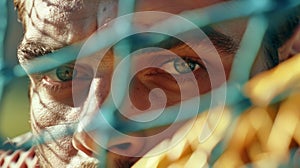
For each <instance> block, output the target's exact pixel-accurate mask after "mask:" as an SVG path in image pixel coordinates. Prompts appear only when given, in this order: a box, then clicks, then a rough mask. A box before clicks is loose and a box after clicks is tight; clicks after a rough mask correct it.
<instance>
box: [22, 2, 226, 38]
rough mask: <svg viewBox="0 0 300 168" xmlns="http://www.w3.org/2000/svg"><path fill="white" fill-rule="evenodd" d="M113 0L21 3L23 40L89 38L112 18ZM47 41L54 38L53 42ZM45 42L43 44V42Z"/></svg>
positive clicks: (191, 5)
mask: <svg viewBox="0 0 300 168" xmlns="http://www.w3.org/2000/svg"><path fill="white" fill-rule="evenodd" d="M223 1H224V0H210V1H208V0H185V1H182V0H164V1H161V0H137V1H136V11H145V10H158V11H164V12H170V13H175V14H176V13H180V12H182V11H184V10H191V9H195V8H203V7H206V6H209V5H213V4H216V3H219V2H223ZM121 7H122V6H118V1H117V0H71V1H70V0H68V1H58V0H49V1H44V0H29V1H25V10H26V12H25V14H24V15H23V17H28V18H26V19H25V23H26V24H25V27H26V30H27V31H26V36H27V38H28V39H35V40H37V39H38V40H41V41H44V40H45V39H41V38H39V36H41V35H44V36H49V37H50V38H49V37H48V39H46V40H50V41H52V43H73V42H76V41H78V40H81V39H82V38H83V37H85V36H88V35H90V34H91V33H92V32H93V31H95V30H96V29H97V28H98V27H101V26H102V25H104V24H105V22H107V21H108V20H110V19H112V18H114V17H116V15H117V10H118V8H121ZM51 38H56V39H55V40H56V41H55V40H53V39H51ZM46 40H45V41H46Z"/></svg>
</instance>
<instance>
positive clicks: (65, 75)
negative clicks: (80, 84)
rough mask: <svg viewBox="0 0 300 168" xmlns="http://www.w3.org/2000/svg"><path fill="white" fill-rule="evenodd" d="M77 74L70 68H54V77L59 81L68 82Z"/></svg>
mask: <svg viewBox="0 0 300 168" xmlns="http://www.w3.org/2000/svg"><path fill="white" fill-rule="evenodd" d="M76 74H77V72H76V70H75V69H74V68H73V67H70V66H67V65H66V66H61V67H58V68H56V76H57V78H58V79H59V80H60V81H63V82H66V81H70V80H72V79H73V77H75V76H76Z"/></svg>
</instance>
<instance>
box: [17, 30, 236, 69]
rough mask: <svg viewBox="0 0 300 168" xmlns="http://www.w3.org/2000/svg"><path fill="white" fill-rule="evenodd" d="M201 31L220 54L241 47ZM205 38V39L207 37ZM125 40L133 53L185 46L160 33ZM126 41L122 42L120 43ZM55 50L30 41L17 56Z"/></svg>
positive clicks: (26, 57) (218, 34)
mask: <svg viewBox="0 0 300 168" xmlns="http://www.w3.org/2000/svg"><path fill="white" fill-rule="evenodd" d="M201 30H203V32H204V33H205V34H206V36H207V37H208V38H209V39H210V40H211V42H212V43H213V44H214V46H216V47H217V50H218V52H222V53H228V54H234V53H235V52H236V51H237V49H238V46H239V45H238V43H237V42H236V41H234V40H233V38H232V37H230V36H227V35H225V34H223V33H221V32H218V31H216V30H214V29H213V28H211V27H209V26H206V27H204V28H202V29H201ZM182 34H184V33H182ZM203 38H205V36H204V37H203ZM157 39H158V40H159V39H164V40H162V41H160V42H158V43H157V42H155V40H157ZM124 40H128V41H129V42H130V43H131V44H133V45H131V52H134V51H136V50H138V49H142V48H145V47H159V48H165V49H172V48H176V47H179V46H182V45H185V44H184V42H183V41H181V40H179V39H177V38H175V37H172V36H167V35H163V34H159V33H142V34H135V35H132V36H129V37H128V38H126V39H124ZM124 40H121V41H120V42H122V41H124ZM192 40H193V39H192ZM197 40H201V39H197ZM120 42H118V43H120ZM118 43H117V44H118ZM55 50H57V49H54V48H52V47H51V46H50V45H46V44H43V43H40V42H38V41H35V42H33V41H29V42H26V43H23V44H21V45H20V46H19V47H18V53H17V54H18V58H19V62H20V63H24V62H27V61H29V60H32V59H34V58H37V57H40V56H43V55H46V54H49V53H52V52H54V51H55Z"/></svg>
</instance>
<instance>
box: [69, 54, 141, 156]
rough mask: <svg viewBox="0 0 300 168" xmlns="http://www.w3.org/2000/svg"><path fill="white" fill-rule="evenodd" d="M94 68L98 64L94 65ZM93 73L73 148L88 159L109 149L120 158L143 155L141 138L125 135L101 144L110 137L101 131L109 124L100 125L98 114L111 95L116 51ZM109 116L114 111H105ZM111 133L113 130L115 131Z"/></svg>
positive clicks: (102, 60) (99, 63)
mask: <svg viewBox="0 0 300 168" xmlns="http://www.w3.org/2000/svg"><path fill="white" fill-rule="evenodd" d="M94 65H96V64H95V63H94ZM93 69H94V73H95V74H94V78H93V79H92V81H91V84H90V90H89V94H88V97H87V99H86V102H85V103H84V105H83V107H82V111H83V112H82V117H81V120H80V121H79V123H80V124H81V123H82V124H81V126H80V127H81V128H79V129H78V130H77V132H76V133H75V134H74V136H73V139H72V144H73V146H74V148H76V149H77V150H80V151H82V152H84V153H86V154H87V155H92V154H97V153H98V150H99V149H100V148H105V150H109V151H110V152H113V153H116V154H117V155H125V156H129V157H131V156H132V157H134V156H135V155H136V154H138V153H139V152H140V151H142V149H143V146H144V143H145V142H144V141H143V140H140V138H138V137H134V136H127V135H124V136H119V137H117V138H112V139H110V140H109V141H108V142H100V141H106V139H105V138H106V137H109V136H110V135H106V133H105V132H107V131H104V132H103V131H99V130H98V129H103V127H102V126H103V125H105V124H107V123H102V122H104V121H103V120H102V119H99V121H98V120H97V117H98V116H99V115H98V113H99V112H101V106H102V105H103V103H104V102H105V101H106V100H107V99H108V97H109V96H110V94H111V92H110V90H111V83H112V75H113V72H114V56H113V54H112V51H108V52H107V53H106V54H105V56H104V57H103V58H102V59H101V60H99V61H98V65H97V67H93ZM107 112H108V113H110V112H111V113H113V112H114V111H105V113H107ZM95 120H97V121H95ZM92 124H94V125H92ZM102 124H103V125H102ZM85 127H86V128H87V129H85ZM110 129H113V127H111V128H110ZM112 131H114V130H112ZM112 131H111V132H112ZM116 131H117V130H116ZM111 132H110V133H111ZM104 144H107V145H104Z"/></svg>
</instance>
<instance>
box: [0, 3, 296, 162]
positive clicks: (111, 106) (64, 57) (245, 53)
mask: <svg viewBox="0 0 300 168" xmlns="http://www.w3.org/2000/svg"><path fill="white" fill-rule="evenodd" d="M299 4H300V2H299V1H297V0H290V1H285V2H282V1H271V0H265V1H255V0H238V1H229V2H224V3H222V4H218V5H214V6H211V7H208V8H205V9H196V10H192V11H185V12H184V13H181V14H180V15H179V16H181V17H183V18H186V19H188V20H189V21H191V22H193V23H194V24H195V25H197V26H198V27H204V26H206V25H210V24H213V23H218V22H221V21H226V20H231V19H236V18H241V17H250V20H249V23H248V25H247V29H246V31H245V34H244V36H243V38H242V41H241V44H240V48H239V49H238V51H237V53H236V55H235V59H234V62H233V65H232V71H231V74H230V79H229V80H228V82H227V83H226V85H223V86H221V87H220V88H218V89H216V90H214V91H215V92H216V94H219V93H221V94H224V93H223V92H222V89H224V88H225V89H226V93H225V95H224V96H225V97H226V102H225V104H226V106H230V107H231V108H232V111H234V114H235V115H236V116H235V117H234V118H237V117H238V116H240V115H241V113H242V112H244V111H245V109H247V108H249V107H250V106H252V104H251V102H250V100H249V98H246V97H245V96H244V93H243V90H241V88H243V87H244V85H245V83H246V82H247V81H248V80H249V78H250V71H251V67H252V65H253V62H254V60H255V58H256V55H257V52H258V51H259V49H260V46H261V43H262V41H263V38H264V35H265V33H266V31H267V29H268V26H269V22H270V21H271V18H269V17H268V15H269V14H270V13H276V12H278V11H284V10H287V11H288V10H289V9H290V8H294V7H295V6H297V5H299ZM5 6H7V4H6V1H1V2H0V8H1V9H3V10H1V11H0V12H1V14H0V17H1V18H0V20H1V22H2V24H1V27H0V33H1V34H0V47H2V48H0V51H1V53H0V70H1V71H0V72H1V74H0V75H1V76H0V100H1V98H2V92H3V89H5V87H6V86H7V85H8V84H9V82H8V81H10V79H11V78H12V76H13V77H14V78H18V77H21V76H24V75H27V74H31V73H37V72H45V71H48V70H51V69H53V68H55V67H58V66H60V65H63V64H65V63H68V62H71V61H74V60H76V59H78V58H81V57H85V56H89V55H91V54H92V53H95V52H96V51H99V50H101V49H103V48H106V47H108V46H111V45H113V44H115V43H116V42H118V39H120V38H123V37H126V36H128V34H132V33H135V31H136V30H135V29H134V27H132V25H130V24H127V23H130V17H128V19H126V20H122V21H123V22H122V21H120V22H116V23H114V26H113V27H112V28H111V29H109V30H105V31H101V32H97V33H96V34H95V35H94V36H93V37H92V39H90V40H91V41H93V40H95V41H98V43H97V44H98V45H97V46H91V47H90V48H89V50H88V52H85V53H84V54H80V49H81V47H82V46H83V44H84V42H82V43H78V44H76V45H72V46H68V47H64V48H63V49H60V50H58V51H55V52H53V53H50V54H47V55H45V56H43V57H38V58H37V59H35V60H31V61H30V64H31V66H29V67H28V68H26V72H25V71H24V70H23V68H22V67H21V66H20V65H17V66H15V67H13V68H11V69H9V70H7V69H4V67H5V60H4V59H3V57H4V56H3V55H4V53H3V51H4V49H3V47H4V43H5V40H4V39H5V32H6V29H7V24H6V20H7V18H8V17H7V11H6V7H5ZM119 7H120V8H119V12H118V13H119V16H123V15H126V14H130V13H132V12H134V11H135V1H134V0H131V1H120V2H119ZM229 7H230V9H233V10H231V11H226V13H224V10H226V9H228V8H229ZM177 22H178V20H177V19H176V18H169V19H168V20H166V21H165V22H163V23H160V24H158V25H154V26H152V27H151V28H149V30H148V31H149V32H152V31H153V32H155V31H156V30H158V29H159V30H167V31H168V32H169V33H170V34H171V35H177V34H180V33H183V32H186V31H189V30H191V29H193V27H189V25H183V24H182V25H181V26H173V25H176V24H178V23H177ZM120 25H122V26H120ZM124 25H126V26H124ZM120 27H121V28H122V29H121V30H120ZM165 38H167V37H165ZM165 38H164V37H163V38H159V39H153V42H152V43H158V42H160V41H163V40H164V39H165ZM131 45H134V44H132V43H130V41H125V42H122V43H118V44H117V45H114V50H115V53H118V54H117V55H118V56H119V57H121V58H124V57H127V56H128V55H130V48H131ZM78 55H79V56H78ZM245 58H246V59H245ZM128 67H129V66H128ZM241 69H242V70H241ZM121 71H123V72H127V73H128V74H130V70H129V69H122V70H121ZM8 72H9V73H8ZM118 80H119V82H118V83H128V80H129V79H128V76H123V78H121V79H118ZM118 94H119V95H123V96H120V97H121V98H120V100H119V101H121V100H122V98H123V97H124V96H125V94H126V88H125V87H123V88H122V87H121V89H119V90H118ZM282 99H283V97H280V98H275V99H273V103H276V102H277V101H280V100H282ZM210 101H211V94H205V95H201V105H200V107H199V109H198V113H199V114H201V113H202V112H203V111H205V110H207V109H208V108H209V107H210V106H211V103H210ZM194 103H195V99H193V100H188V101H185V102H184V103H183V104H184V105H186V106H192V105H193V104H194ZM199 104H200V102H199ZM217 105H218V104H215V105H213V106H217ZM117 107H118V105H116V104H115V102H114V101H113V100H112V99H111V98H109V99H108V100H107V101H106V102H105V104H104V105H102V107H101V109H102V112H101V114H102V116H101V117H100V118H102V119H103V120H106V122H107V123H108V124H109V125H113V126H115V127H118V128H123V130H121V131H123V132H135V131H141V130H145V129H149V128H152V127H154V126H164V125H168V124H171V123H173V122H174V121H177V122H180V121H185V120H188V119H190V118H193V117H195V114H193V113H188V111H187V112H186V113H184V115H180V114H177V113H176V112H174V111H176V110H174V109H176V108H179V107H180V105H178V106H174V107H170V108H167V109H165V110H164V113H163V114H162V116H160V118H159V119H157V120H153V121H150V122H148V123H143V124H139V123H136V122H130V121H126V122H124V121H122V120H120V119H119V118H117V117H116V116H117V115H115V114H114V113H113V112H114V111H115V109H116V108H117ZM169 111H172V113H169ZM158 114H159V112H157V111H153V112H149V113H147V114H146V115H145V114H141V115H139V116H136V118H140V119H143V118H147V117H148V116H149V115H153V116H157V115H158ZM178 116H179V117H178ZM176 118H177V119H178V118H179V119H178V120H176ZM96 119H99V118H97V117H96ZM92 123H94V124H96V126H99V124H100V122H99V121H98V122H96V121H95V122H93V121H92ZM76 126H77V125H74V127H70V130H69V131H68V133H69V134H73V133H74V131H75V129H74V128H75V127H76ZM93 126H95V125H93ZM100 126H101V127H102V128H103V129H104V130H105V129H108V130H109V129H110V128H106V127H107V125H101V124H100ZM87 129H88V128H87ZM53 136H56V138H59V137H62V136H64V134H60V133H58V134H57V135H53ZM110 136H113V135H108V136H107V137H106V141H109V140H110V139H111V138H113V137H110ZM38 139H39V141H40V143H44V142H45V141H47V137H45V135H40V137H38ZM32 145H35V142H28V143H26V144H24V145H23V146H21V147H20V148H23V147H26V148H27V147H31V146H32ZM225 148H226V146H222V143H220V144H219V145H218V146H217V147H216V148H215V149H214V151H212V159H211V160H216V159H214V158H217V157H219V156H220V152H221V153H223V152H224V151H225ZM101 152H102V154H101V156H102V157H100V158H99V160H100V163H101V164H103V165H101V166H105V160H106V158H105V157H104V156H106V155H105V154H106V151H105V150H103V151H101Z"/></svg>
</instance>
